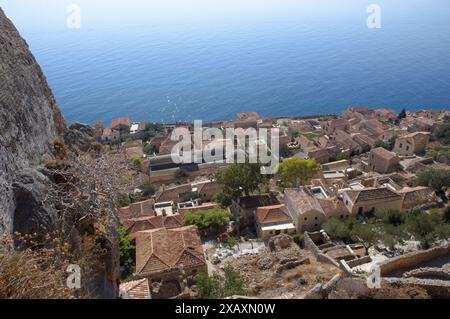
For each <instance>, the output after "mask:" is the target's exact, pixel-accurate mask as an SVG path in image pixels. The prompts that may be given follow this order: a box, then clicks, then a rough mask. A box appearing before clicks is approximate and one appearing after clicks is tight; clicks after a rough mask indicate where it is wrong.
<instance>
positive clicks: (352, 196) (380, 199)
mask: <svg viewBox="0 0 450 319" xmlns="http://www.w3.org/2000/svg"><path fill="white" fill-rule="evenodd" d="M343 201H344V204H345V206H347V209H348V210H349V211H350V213H351V214H353V215H356V214H362V213H370V212H375V211H376V209H379V208H392V209H402V204H403V197H402V196H401V195H399V194H397V193H396V192H394V191H393V190H391V189H390V188H388V187H381V188H365V189H362V190H346V191H345V192H343Z"/></svg>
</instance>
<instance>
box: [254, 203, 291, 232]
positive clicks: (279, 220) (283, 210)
mask: <svg viewBox="0 0 450 319" xmlns="http://www.w3.org/2000/svg"><path fill="white" fill-rule="evenodd" d="M255 227H256V231H257V232H258V236H259V237H261V238H262V239H264V240H266V239H269V238H270V237H272V236H276V235H280V234H295V232H296V229H295V226H294V224H293V223H292V218H291V216H290V215H289V211H288V209H287V207H286V206H285V205H273V206H265V207H258V209H257V210H256V215H255Z"/></svg>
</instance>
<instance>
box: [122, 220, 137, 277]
mask: <svg viewBox="0 0 450 319" xmlns="http://www.w3.org/2000/svg"><path fill="white" fill-rule="evenodd" d="M119 237H120V242H119V253H120V266H121V269H122V272H121V277H122V279H124V280H125V279H128V278H130V276H132V275H133V273H134V271H135V267H136V247H135V245H134V243H133V242H132V241H131V239H130V238H129V237H128V234H127V232H126V230H125V228H124V227H123V226H120V227H119Z"/></svg>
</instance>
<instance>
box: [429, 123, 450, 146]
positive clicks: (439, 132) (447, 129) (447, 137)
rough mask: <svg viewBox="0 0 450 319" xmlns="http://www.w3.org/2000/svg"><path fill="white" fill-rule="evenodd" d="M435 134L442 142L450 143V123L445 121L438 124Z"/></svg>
mask: <svg viewBox="0 0 450 319" xmlns="http://www.w3.org/2000/svg"><path fill="white" fill-rule="evenodd" d="M433 136H434V137H436V138H437V139H438V140H439V141H440V142H441V143H442V144H444V145H450V123H445V124H442V125H440V126H438V127H437V128H436V129H435V130H434V132H433Z"/></svg>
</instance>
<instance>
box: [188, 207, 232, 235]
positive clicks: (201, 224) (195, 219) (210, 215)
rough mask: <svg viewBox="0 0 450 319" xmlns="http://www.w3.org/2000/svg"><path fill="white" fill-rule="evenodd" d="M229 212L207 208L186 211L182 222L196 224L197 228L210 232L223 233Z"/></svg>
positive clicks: (227, 222)
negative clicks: (197, 210)
mask: <svg viewBox="0 0 450 319" xmlns="http://www.w3.org/2000/svg"><path fill="white" fill-rule="evenodd" d="M230 217H231V214H230V213H229V212H228V211H226V210H223V209H218V208H215V209H209V210H205V211H199V212H188V213H187V214H186V215H185V216H184V219H183V224H184V225H186V226H188V225H196V226H197V227H198V229H199V230H202V231H205V232H207V233H210V234H215V235H217V234H220V233H223V232H224V231H225V230H226V229H227V228H228V224H229V222H230Z"/></svg>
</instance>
